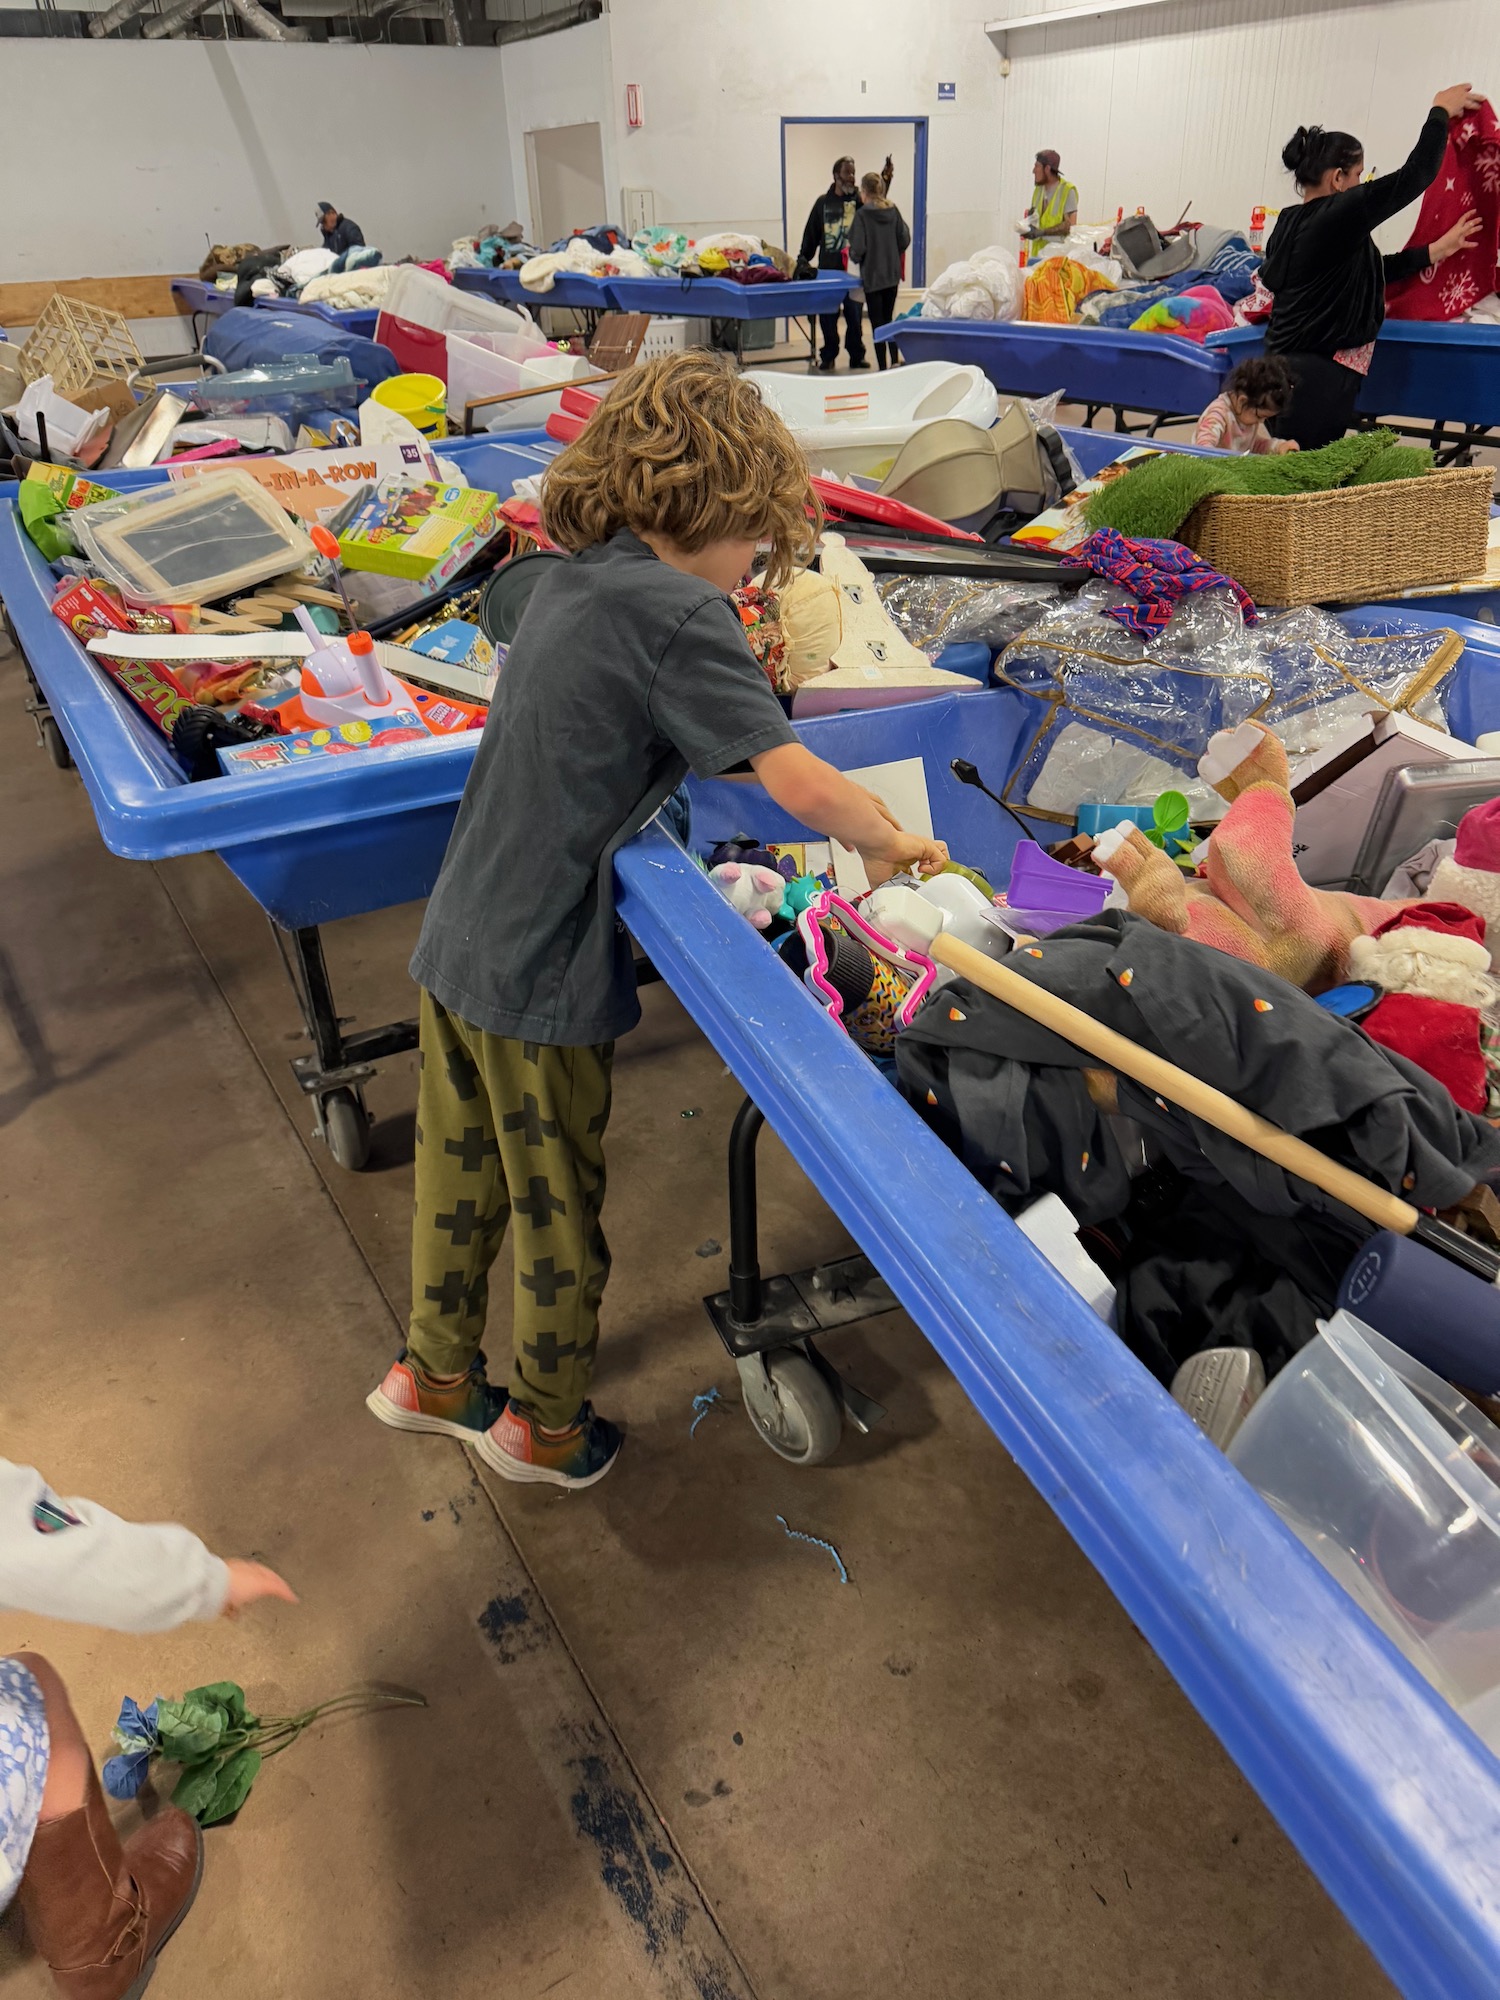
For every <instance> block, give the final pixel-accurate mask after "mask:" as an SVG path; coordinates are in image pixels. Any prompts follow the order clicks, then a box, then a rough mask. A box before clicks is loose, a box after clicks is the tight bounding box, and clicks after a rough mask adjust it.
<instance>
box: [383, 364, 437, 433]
mask: <svg viewBox="0 0 1500 2000" xmlns="http://www.w3.org/2000/svg"><path fill="white" fill-rule="evenodd" d="M370 395H371V397H372V399H373V400H374V401H375V402H377V403H382V404H384V406H385V408H386V409H388V410H394V411H395V412H396V414H397V415H398V416H401V417H405V418H406V420H407V421H408V423H413V424H415V425H416V427H417V429H418V430H419V431H420V432H421V433H422V435H423V437H430V438H440V437H446V436H447V435H448V391H447V389H446V388H445V387H444V385H443V383H442V382H440V381H439V380H438V378H437V376H436V375H393V376H392V377H391V379H390V380H389V381H388V382H380V383H377V384H376V386H375V387H374V388H373V389H372V390H371V391H370Z"/></svg>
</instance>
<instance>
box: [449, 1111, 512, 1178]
mask: <svg viewBox="0 0 1500 2000" xmlns="http://www.w3.org/2000/svg"><path fill="white" fill-rule="evenodd" d="M505 1123H506V1128H507V1130H508V1129H509V1126H510V1120H509V1119H508V1118H507V1119H506V1121H505ZM443 1151H444V1152H445V1153H452V1154H453V1155H454V1157H455V1158H456V1159H457V1160H458V1161H459V1162H460V1171H461V1172H462V1173H466V1174H477V1173H480V1172H481V1171H482V1170H483V1167H484V1163H485V1161H486V1160H487V1159H488V1158H489V1157H490V1156H491V1155H493V1156H494V1157H495V1158H496V1159H499V1157H500V1141H499V1140H498V1139H486V1138H485V1136H484V1127H483V1126H482V1125H465V1127H464V1136H463V1139H462V1142H460V1141H459V1140H457V1139H445V1140H444V1141H443Z"/></svg>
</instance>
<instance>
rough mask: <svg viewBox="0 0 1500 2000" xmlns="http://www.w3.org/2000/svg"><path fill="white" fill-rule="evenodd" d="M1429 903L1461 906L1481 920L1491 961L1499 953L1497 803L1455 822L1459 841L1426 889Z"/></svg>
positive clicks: (1489, 801)
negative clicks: (1471, 911)
mask: <svg viewBox="0 0 1500 2000" xmlns="http://www.w3.org/2000/svg"><path fill="white" fill-rule="evenodd" d="M1427 895H1428V898H1429V900H1430V901H1432V902H1437V903H1461V904H1462V905H1463V907H1464V908H1465V909H1466V910H1474V911H1476V912H1477V913H1478V914H1479V915H1480V916H1481V917H1483V918H1484V924H1485V939H1484V941H1485V943H1486V945H1488V947H1489V952H1490V957H1491V959H1492V960H1493V959H1494V957H1495V954H1496V953H1497V952H1500V799H1487V800H1486V801H1485V803H1484V804H1483V805H1482V806H1471V807H1470V809H1469V811H1468V812H1466V813H1465V814H1464V816H1463V818H1462V819H1461V820H1460V821H1459V822H1458V840H1457V843H1456V845H1455V846H1454V849H1453V852H1452V854H1451V855H1444V857H1443V859H1442V860H1441V861H1440V862H1439V863H1438V865H1437V867H1436V868H1434V869H1433V871H1432V880H1431V881H1430V882H1429V883H1428V885H1427Z"/></svg>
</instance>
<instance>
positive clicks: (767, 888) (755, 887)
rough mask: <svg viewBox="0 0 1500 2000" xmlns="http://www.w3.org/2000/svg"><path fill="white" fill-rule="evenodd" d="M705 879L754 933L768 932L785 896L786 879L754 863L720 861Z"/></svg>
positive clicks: (773, 870)
mask: <svg viewBox="0 0 1500 2000" xmlns="http://www.w3.org/2000/svg"><path fill="white" fill-rule="evenodd" d="M708 879H709V881H710V882H712V883H713V885H714V887H715V888H716V889H717V890H718V892H719V894H720V895H721V896H722V897H723V898H724V900H725V902H726V903H728V905H729V907H730V908H731V909H732V910H738V911H739V913H740V915H741V916H742V917H748V918H749V920H750V922H751V923H752V924H754V926H755V928H756V929H757V930H758V931H764V930H769V929H770V927H771V919H772V917H773V916H775V914H776V912H777V911H778V910H779V909H780V908H781V902H782V898H783V897H784V896H785V895H786V877H785V876H783V875H778V874H777V872H776V870H775V869H774V868H762V867H760V866H759V865H758V864H757V863H755V862H753V861H752V862H748V863H742V862H739V861H721V862H720V863H719V865H718V867H717V868H710V869H709V871H708Z"/></svg>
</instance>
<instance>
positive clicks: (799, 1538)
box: [776, 1514, 849, 1583]
mask: <svg viewBox="0 0 1500 2000" xmlns="http://www.w3.org/2000/svg"><path fill="white" fill-rule="evenodd" d="M776 1518H777V1520H778V1521H779V1522H780V1523H781V1525H782V1527H783V1528H786V1531H787V1533H788V1534H789V1535H790V1536H791V1538H792V1540H793V1541H794V1542H811V1543H812V1545H813V1547H814V1548H815V1549H827V1551H828V1553H829V1554H830V1555H831V1556H832V1557H833V1559H834V1561H835V1562H836V1563H837V1564H838V1569H839V1582H840V1583H847V1582H848V1581H849V1572H848V1570H847V1569H845V1567H844V1558H843V1557H842V1556H841V1555H840V1554H839V1552H838V1550H837V1549H836V1548H835V1547H834V1546H833V1543H832V1542H825V1541H824V1539H823V1537H822V1536H821V1535H804V1534H803V1532H802V1530H801V1529H800V1528H792V1527H787V1519H786V1516H785V1514H778V1515H777V1516H776Z"/></svg>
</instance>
